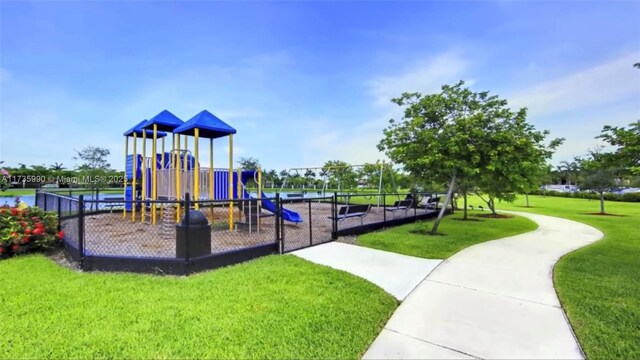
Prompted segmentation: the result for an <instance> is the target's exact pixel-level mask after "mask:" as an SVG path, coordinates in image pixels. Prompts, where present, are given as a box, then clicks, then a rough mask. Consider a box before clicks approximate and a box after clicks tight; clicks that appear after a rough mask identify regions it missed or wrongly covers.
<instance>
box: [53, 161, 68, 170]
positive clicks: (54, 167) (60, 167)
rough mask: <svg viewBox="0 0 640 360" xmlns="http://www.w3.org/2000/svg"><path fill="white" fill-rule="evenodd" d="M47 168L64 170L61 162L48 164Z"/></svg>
mask: <svg viewBox="0 0 640 360" xmlns="http://www.w3.org/2000/svg"><path fill="white" fill-rule="evenodd" d="M49 169H51V170H53V171H60V170H64V169H65V168H64V166H62V163H57V162H55V163H53V165H51V166H49Z"/></svg>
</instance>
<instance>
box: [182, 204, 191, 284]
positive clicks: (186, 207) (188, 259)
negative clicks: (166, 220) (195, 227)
mask: <svg viewBox="0 0 640 360" xmlns="http://www.w3.org/2000/svg"><path fill="white" fill-rule="evenodd" d="M190 209H191V196H189V193H185V194H184V223H185V224H186V229H185V232H186V237H187V244H186V249H185V252H184V253H185V255H184V272H185V274H184V275H188V274H189V272H190V271H189V263H190V262H191V254H189V248H190V247H191V237H190V236H189V228H190V225H189V224H190V223H189V211H190ZM185 224H183V225H185Z"/></svg>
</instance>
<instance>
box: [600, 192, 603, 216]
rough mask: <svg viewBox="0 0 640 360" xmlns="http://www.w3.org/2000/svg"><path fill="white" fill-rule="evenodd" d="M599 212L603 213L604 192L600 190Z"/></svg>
mask: <svg viewBox="0 0 640 360" xmlns="http://www.w3.org/2000/svg"><path fill="white" fill-rule="evenodd" d="M600 214H604V192H600Z"/></svg>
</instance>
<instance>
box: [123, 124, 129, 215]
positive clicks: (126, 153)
mask: <svg viewBox="0 0 640 360" xmlns="http://www.w3.org/2000/svg"><path fill="white" fill-rule="evenodd" d="M128 157H129V137H128V136H125V137H124V184H123V186H122V197H123V198H124V199H125V200H126V198H127V158H128ZM126 217H127V207H126V206H123V207H122V218H123V219H124V218H126Z"/></svg>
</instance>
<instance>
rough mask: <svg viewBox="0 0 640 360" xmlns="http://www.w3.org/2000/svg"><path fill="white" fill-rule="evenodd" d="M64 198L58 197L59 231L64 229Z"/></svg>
mask: <svg viewBox="0 0 640 360" xmlns="http://www.w3.org/2000/svg"><path fill="white" fill-rule="evenodd" d="M61 221H62V198H61V197H60V196H58V231H60V230H61V229H62V224H61Z"/></svg>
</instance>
